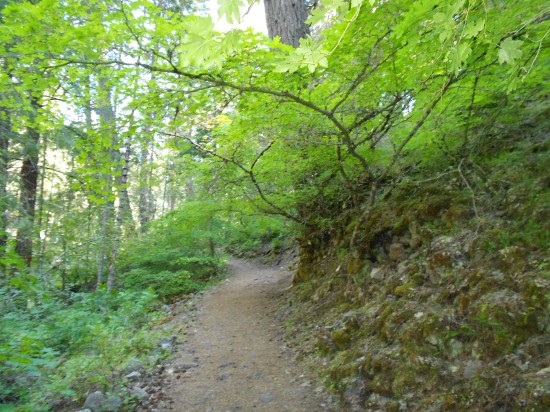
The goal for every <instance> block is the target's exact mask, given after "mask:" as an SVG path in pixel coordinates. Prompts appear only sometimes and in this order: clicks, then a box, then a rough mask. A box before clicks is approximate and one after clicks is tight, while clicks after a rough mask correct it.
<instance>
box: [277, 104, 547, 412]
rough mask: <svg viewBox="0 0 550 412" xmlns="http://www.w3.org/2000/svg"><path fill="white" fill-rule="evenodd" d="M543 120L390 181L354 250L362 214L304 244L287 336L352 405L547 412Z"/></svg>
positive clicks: (499, 131) (533, 115)
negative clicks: (351, 244) (358, 222)
mask: <svg viewBox="0 0 550 412" xmlns="http://www.w3.org/2000/svg"><path fill="white" fill-rule="evenodd" d="M518 116H521V114H518ZM547 118H548V109H545V108H544V107H541V106H539V107H538V109H537V110H533V111H531V112H529V116H524V117H522V118H519V117H517V116H516V117H514V116H511V117H509V119H510V120H509V122H508V123H500V124H499V123H498V122H496V123H492V125H491V126H492V127H491V128H486V129H484V130H482V131H481V130H480V133H479V134H478V135H477V136H476V137H475V138H473V139H471V140H470V141H468V142H466V143H465V144H464V145H463V147H460V148H455V149H454V150H452V151H450V152H445V150H441V153H440V154H438V155H434V156H432V158H431V159H430V160H424V161H423V162H422V163H421V164H419V165H416V166H415V167H414V168H412V169H410V170H409V171H408V172H407V173H406V174H401V175H399V176H393V177H392V178H391V179H388V181H387V182H386V183H385V185H386V187H385V189H384V190H383V191H382V192H383V195H382V197H381V198H380V199H379V201H378V202H377V204H376V205H375V207H374V209H373V212H372V213H371V215H370V217H369V219H368V220H367V221H366V223H365V224H364V225H363V226H361V230H360V232H359V235H358V237H357V239H356V241H355V244H354V245H353V246H350V239H351V238H352V233H353V230H354V227H355V224H356V222H357V219H358V215H359V212H357V213H355V212H350V211H345V213H344V212H340V213H337V212H335V219H334V220H333V222H332V224H331V225H330V228H329V230H325V231H324V232H322V233H321V232H314V231H311V232H309V233H306V235H305V236H304V237H303V239H302V240H301V252H300V262H299V267H298V269H297V273H296V275H295V285H294V287H293V291H292V293H291V295H290V297H289V302H288V304H289V306H288V308H287V309H286V315H288V316H290V319H291V320H290V321H289V322H288V325H289V327H288V334H289V336H290V337H291V339H294V340H295V342H296V344H297V345H298V346H300V347H302V349H303V353H304V355H305V356H306V357H308V358H310V359H311V361H312V362H313V363H314V364H315V365H316V368H318V369H319V370H320V371H321V374H322V375H323V376H324V378H325V382H326V384H327V385H329V386H331V387H332V388H333V389H334V390H335V391H336V392H337V393H339V394H340V395H341V398H342V401H343V402H344V403H345V404H347V405H348V407H350V408H351V409H352V410H387V411H393V410H395V411H397V410H408V411H440V410H453V411H455V410H488V411H489V410H491V411H493V410H499V411H519V410H522V411H543V410H548V409H549V408H550V333H549V332H550V307H549V301H550V257H549V255H548V250H549V246H550V239H549V233H550V178H549V174H548V171H549V170H550V139H549V136H548V129H549V127H548V126H549V122H548V120H546V119H547ZM409 161H410V162H411V164H412V162H413V161H414V159H410V160H409Z"/></svg>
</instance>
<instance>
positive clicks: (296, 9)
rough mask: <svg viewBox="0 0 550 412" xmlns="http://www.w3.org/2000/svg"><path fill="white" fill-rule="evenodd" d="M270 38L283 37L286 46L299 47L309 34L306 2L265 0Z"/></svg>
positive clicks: (299, 0)
mask: <svg viewBox="0 0 550 412" xmlns="http://www.w3.org/2000/svg"><path fill="white" fill-rule="evenodd" d="M264 5H265V19H266V23H267V33H268V35H269V37H271V38H274V37H277V36H279V37H281V41H282V42H283V43H285V44H288V45H291V46H294V47H298V46H299V45H300V39H302V38H305V37H306V36H307V35H308V34H309V26H308V25H307V24H306V20H307V17H308V13H307V9H306V3H305V2H304V0H264Z"/></svg>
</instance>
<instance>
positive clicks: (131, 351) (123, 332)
mask: <svg viewBox="0 0 550 412" xmlns="http://www.w3.org/2000/svg"><path fill="white" fill-rule="evenodd" d="M0 292H1V294H0V300H1V301H2V304H3V305H5V304H6V303H8V302H7V301H6V300H7V299H12V298H13V297H14V296H15V297H16V296H18V295H20V294H21V292H20V291H18V290H14V289H13V288H2V289H0ZM9 306H11V308H10V309H6V311H5V312H3V313H1V314H0V315H1V318H0V331H1V332H2V333H0V382H1V384H0V402H1V403H2V404H6V403H7V404H14V405H17V410H26V409H29V410H31V409H32V410H49V409H51V408H52V407H53V406H52V405H54V404H55V405H61V404H64V405H72V403H73V401H74V400H76V401H81V400H82V398H83V396H85V393H86V392H87V391H89V390H90V389H92V388H97V387H98V386H99V387H110V386H112V385H113V384H114V382H113V374H116V373H117V371H120V370H121V369H122V367H123V366H124V365H125V364H126V363H127V362H128V360H129V359H130V358H132V357H137V358H140V357H145V356H146V355H148V354H149V353H150V351H151V349H152V348H153V347H154V346H155V345H156V343H157V342H156V341H155V338H156V335H157V334H156V333H155V332H152V331H151V330H150V325H151V323H152V322H153V321H155V320H157V319H159V317H160V316H161V315H160V314H159V313H158V312H157V311H156V309H155V307H156V306H157V300H156V296H155V294H154V293H153V292H151V291H148V290H145V291H141V292H118V293H114V294H109V293H106V292H94V293H78V294H70V295H67V296H66V297H64V299H59V298H53V297H50V298H49V299H46V298H45V296H44V298H43V299H42V300H40V301H35V302H34V303H33V304H32V306H28V305H27V306H28V307H25V306H23V307H19V308H15V309H14V308H13V306H12V305H5V306H3V307H6V308H8V307H9ZM8 310H9V311H8ZM25 408H26V409H25Z"/></svg>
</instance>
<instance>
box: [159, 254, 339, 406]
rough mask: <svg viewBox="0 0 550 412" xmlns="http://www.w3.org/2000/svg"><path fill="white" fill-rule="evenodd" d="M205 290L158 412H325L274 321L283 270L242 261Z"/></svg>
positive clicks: (324, 403)
mask: <svg viewBox="0 0 550 412" xmlns="http://www.w3.org/2000/svg"><path fill="white" fill-rule="evenodd" d="M229 266H230V272H231V277H230V278H229V279H228V280H226V281H225V282H223V283H222V284H220V285H218V286H216V287H215V288H212V289H211V290H209V291H207V292H206V293H205V294H204V297H203V298H202V299H201V300H200V301H199V302H198V304H197V311H196V312H195V316H194V319H193V320H192V321H190V322H189V323H188V325H187V327H186V328H185V331H186V333H187V336H185V337H180V338H178V340H179V341H180V342H179V344H178V350H177V353H176V358H175V360H174V361H173V363H172V365H170V366H169V367H167V368H166V371H165V372H164V373H165V375H166V376H165V377H164V380H165V382H166V383H167V386H165V393H166V395H167V401H165V402H163V405H162V406H161V408H160V409H157V410H163V411H186V412H187V411H190V412H194V411H201V412H225V411H245V412H246V411H266V412H267V411H277V412H279V411H296V412H298V411H307V412H314V411H329V410H333V408H332V407H330V406H328V401H327V399H326V395H324V394H323V393H322V391H321V388H320V387H319V384H317V383H314V382H313V381H312V379H311V376H310V375H309V374H307V373H306V371H305V370H303V365H302V368H301V367H300V365H299V364H296V362H293V361H292V355H293V354H292V351H291V350H289V349H288V348H286V347H285V345H284V340H283V336H282V335H283V332H282V327H281V325H280V324H278V323H277V321H276V320H275V309H276V305H277V303H278V301H279V299H280V296H281V292H282V291H283V289H284V288H285V287H286V286H288V274H285V272H284V271H282V270H280V269H278V268H273V267H266V266H261V265H258V264H255V263H250V262H246V261H243V260H232V261H231V262H230V264H229Z"/></svg>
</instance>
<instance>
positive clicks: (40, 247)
mask: <svg viewBox="0 0 550 412" xmlns="http://www.w3.org/2000/svg"><path fill="white" fill-rule="evenodd" d="M47 149H48V148H47V143H46V141H45V140H44V141H43V142H42V172H41V174H40V191H39V193H38V219H37V222H36V226H37V228H38V230H39V231H40V233H41V232H42V231H44V232H47V231H48V216H47V215H46V225H45V226H44V185H45V183H46V152H47ZM38 239H39V240H38V260H39V262H42V261H43V258H44V252H45V250H46V236H45V235H44V238H43V239H42V236H39V237H38Z"/></svg>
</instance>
